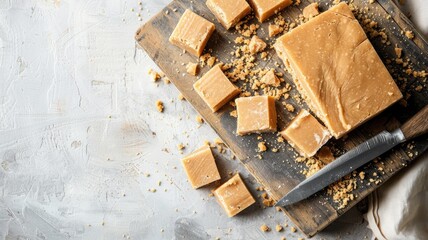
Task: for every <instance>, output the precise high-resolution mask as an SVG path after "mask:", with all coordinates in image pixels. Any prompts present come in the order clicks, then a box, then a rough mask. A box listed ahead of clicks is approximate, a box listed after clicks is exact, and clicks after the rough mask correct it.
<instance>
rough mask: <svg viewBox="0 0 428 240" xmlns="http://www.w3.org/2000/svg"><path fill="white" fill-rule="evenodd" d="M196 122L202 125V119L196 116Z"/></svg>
mask: <svg viewBox="0 0 428 240" xmlns="http://www.w3.org/2000/svg"><path fill="white" fill-rule="evenodd" d="M196 122H198V123H200V124H202V123H204V119H203V118H202V117H201V116H199V115H198V116H196Z"/></svg>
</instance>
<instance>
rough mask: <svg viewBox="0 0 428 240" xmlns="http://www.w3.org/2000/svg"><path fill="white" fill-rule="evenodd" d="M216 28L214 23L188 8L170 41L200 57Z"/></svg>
mask: <svg viewBox="0 0 428 240" xmlns="http://www.w3.org/2000/svg"><path fill="white" fill-rule="evenodd" d="M214 30H215V25H214V24H213V23H211V22H210V21H208V20H206V19H205V18H203V17H201V16H199V15H198V14H196V13H194V12H192V11H190V10H189V9H187V10H186V11H185V12H184V13H183V16H181V18H180V20H179V21H178V24H177V26H176V27H175V29H174V31H173V32H172V34H171V36H170V38H169V41H170V42H171V43H172V44H174V45H176V46H177V47H180V48H182V49H184V50H186V51H188V52H189V53H191V54H193V55H195V56H197V57H199V56H201V54H202V51H203V50H204V48H205V45H206V44H207V42H208V40H209V38H210V37H211V35H212V34H213V32H214Z"/></svg>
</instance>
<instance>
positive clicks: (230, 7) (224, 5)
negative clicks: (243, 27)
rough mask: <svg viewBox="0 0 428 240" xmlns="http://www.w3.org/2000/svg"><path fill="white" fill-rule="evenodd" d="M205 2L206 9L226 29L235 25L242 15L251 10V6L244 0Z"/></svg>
mask: <svg viewBox="0 0 428 240" xmlns="http://www.w3.org/2000/svg"><path fill="white" fill-rule="evenodd" d="M206 4H207V7H208V9H209V10H210V11H211V12H212V13H213V14H214V15H215V17H216V18H217V20H218V21H219V22H220V23H221V25H223V27H225V28H226V29H229V28H231V27H233V26H235V25H236V24H237V23H238V22H239V21H240V20H241V19H242V18H243V17H245V16H246V15H247V14H248V13H250V12H251V7H250V5H249V4H248V3H247V1H245V0H233V1H230V0H208V1H207V2H206Z"/></svg>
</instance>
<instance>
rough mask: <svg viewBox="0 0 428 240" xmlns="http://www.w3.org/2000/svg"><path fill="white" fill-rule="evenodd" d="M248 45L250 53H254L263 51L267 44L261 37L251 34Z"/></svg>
mask: <svg viewBox="0 0 428 240" xmlns="http://www.w3.org/2000/svg"><path fill="white" fill-rule="evenodd" d="M248 47H249V49H250V52H251V53H252V54H256V53H258V52H261V51H263V50H264V49H265V48H266V47H267V44H266V43H265V42H264V41H263V40H262V39H261V38H259V37H257V36H253V37H252V38H251V41H250V44H249V45H248Z"/></svg>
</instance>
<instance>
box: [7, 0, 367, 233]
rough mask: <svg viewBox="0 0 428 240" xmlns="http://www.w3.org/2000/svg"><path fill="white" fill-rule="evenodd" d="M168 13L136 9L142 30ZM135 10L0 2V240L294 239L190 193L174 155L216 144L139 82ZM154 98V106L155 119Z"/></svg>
mask: <svg viewBox="0 0 428 240" xmlns="http://www.w3.org/2000/svg"><path fill="white" fill-rule="evenodd" d="M168 2H169V1H167V0H156V1H144V3H143V7H144V10H143V11H142V18H143V19H144V21H146V20H148V19H149V18H150V16H152V15H153V14H154V13H156V12H158V11H159V10H161V9H162V8H163V7H164V6H165V5H166V4H167V3H168ZM138 7H139V6H138V4H137V1H124V0H105V1H102V0H69V1H67V0H62V1H60V0H20V1H19V0H16V1H14V0H0V192H1V197H0V237H2V238H6V239H122V238H125V239H127V238H130V239H174V238H175V239H182V238H183V236H185V237H186V239H199V238H203V239H210V238H215V237H221V238H223V239H270V238H275V239H279V238H280V237H281V236H287V239H294V238H297V237H298V236H300V234H299V233H290V231H289V228H287V229H286V231H284V232H283V233H281V234H279V233H276V232H271V233H262V232H261V231H260V230H259V226H260V225H261V224H263V223H268V224H269V225H270V226H271V227H274V226H275V224H276V223H283V222H284V221H285V219H286V218H285V217H284V216H283V215H282V214H281V213H277V212H275V210H274V209H272V208H271V209H265V210H262V209H260V208H259V207H257V206H254V207H252V208H251V209H250V210H249V211H246V212H245V213H244V214H242V215H240V216H238V217H235V218H230V219H229V218H227V217H226V214H225V213H224V212H223V211H222V210H221V208H220V207H219V205H218V204H217V203H215V200H214V199H213V198H210V197H208V194H209V192H210V191H209V189H202V190H193V189H192V188H191V187H190V184H189V183H188V182H187V181H186V176H185V173H184V171H183V170H182V168H181V165H180V163H179V161H178V160H179V159H180V158H181V156H182V155H181V154H179V152H178V150H177V147H176V145H177V144H178V143H184V144H186V149H185V153H189V152H191V151H193V150H195V149H196V148H198V147H199V146H200V145H201V144H202V142H203V141H204V140H213V139H214V138H215V137H216V135H215V133H214V132H213V131H212V130H211V129H210V128H209V127H208V126H207V125H206V124H204V125H203V126H202V127H199V125H198V124H197V123H196V121H195V120H194V119H195V116H196V113H195V111H194V110H193V109H192V108H191V106H190V105H189V104H188V103H186V102H181V101H179V100H178V99H177V95H178V92H177V90H176V89H175V88H174V86H172V85H165V84H164V83H160V84H159V86H156V85H155V84H153V83H152V82H150V79H149V77H148V75H147V71H148V69H149V68H154V67H155V66H154V64H153V63H152V61H151V60H150V59H149V58H148V57H147V55H146V54H144V53H143V51H141V50H137V49H136V47H135V43H134V39H133V37H134V32H135V30H136V29H137V28H138V26H139V25H140V24H141V22H139V21H138V20H137V16H136V13H135V12H131V11H130V9H131V8H135V9H136V10H138ZM122 19H125V21H123V20H122ZM157 99H160V100H163V101H164V102H165V113H163V114H160V113H158V112H157V111H156V106H155V100H157ZM162 149H168V151H163V150H162ZM218 164H219V165H220V166H222V169H226V170H222V176H223V179H226V178H227V172H228V171H234V170H240V171H241V172H242V173H243V176H244V178H245V179H246V181H247V183H249V185H251V188H252V189H254V187H255V186H257V184H256V183H255V182H254V179H253V178H251V177H250V176H249V175H248V173H247V172H246V171H245V170H244V169H242V166H241V165H240V164H239V163H238V162H237V161H232V160H228V159H226V158H219V160H218ZM147 173H150V177H146V174H147ZM158 181H161V182H162V184H161V186H158ZM149 188H156V189H157V192H156V193H152V192H149V191H148V189H149ZM165 189H166V190H167V192H165ZM253 193H255V194H257V193H256V192H254V190H253ZM354 212H355V211H354ZM286 222H288V223H289V225H292V224H291V222H289V221H288V220H286ZM365 225H366V224H365V223H362V220H361V216H359V214H352V213H351V214H347V215H345V217H342V218H341V219H339V220H338V221H337V222H336V223H334V224H333V226H332V227H329V228H328V229H327V230H326V231H325V232H324V233H322V234H321V235H319V236H320V237H324V238H330V237H334V238H336V237H337V236H339V235H342V236H344V237H347V236H348V237H349V236H358V238H359V237H361V236H364V235H370V233H369V230H366V229H365ZM162 229H163V230H164V232H162V231H161V230H162Z"/></svg>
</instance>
